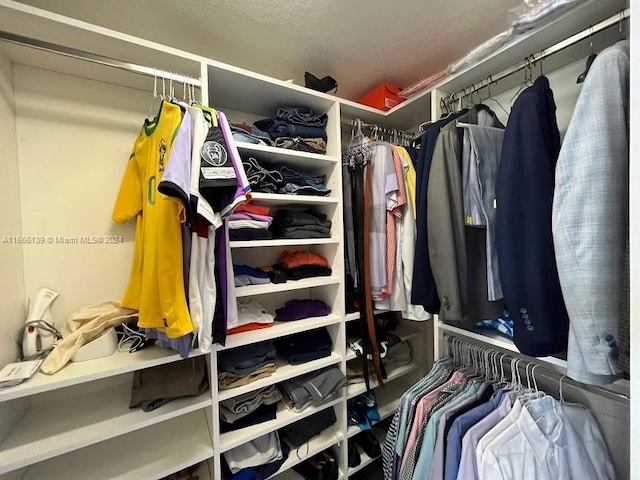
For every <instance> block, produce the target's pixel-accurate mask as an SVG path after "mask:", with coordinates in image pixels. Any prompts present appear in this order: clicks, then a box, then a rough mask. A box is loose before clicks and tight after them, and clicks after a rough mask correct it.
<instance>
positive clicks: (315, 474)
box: [293, 458, 326, 480]
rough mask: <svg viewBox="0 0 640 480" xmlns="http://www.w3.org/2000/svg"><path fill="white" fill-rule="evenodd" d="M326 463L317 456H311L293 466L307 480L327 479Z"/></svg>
mask: <svg viewBox="0 0 640 480" xmlns="http://www.w3.org/2000/svg"><path fill="white" fill-rule="evenodd" d="M325 463H326V462H324V461H322V462H319V461H317V459H316V458H310V459H308V460H305V461H304V462H302V463H300V464H298V465H296V466H295V467H293V470H295V471H296V472H298V473H299V474H300V475H302V476H303V477H304V479H305V480H325V477H324V469H325V466H324V465H325Z"/></svg>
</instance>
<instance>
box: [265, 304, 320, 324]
mask: <svg viewBox="0 0 640 480" xmlns="http://www.w3.org/2000/svg"><path fill="white" fill-rule="evenodd" d="M330 313H331V307H329V306H328V305H327V304H326V303H324V302H323V301H322V300H310V299H304V300H289V301H288V302H287V303H285V304H284V306H283V307H280V308H278V309H277V310H276V320H277V321H279V322H290V321H292V320H302V319H303V318H309V317H324V316H326V315H329V314H330Z"/></svg>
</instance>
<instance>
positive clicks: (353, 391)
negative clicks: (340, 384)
mask: <svg viewBox="0 0 640 480" xmlns="http://www.w3.org/2000/svg"><path fill="white" fill-rule="evenodd" d="M417 369H418V365H417V364H415V363H410V364H408V365H404V366H402V367H398V368H394V369H393V370H391V371H389V372H387V379H386V380H385V381H384V384H385V386H386V385H387V384H388V383H389V382H392V381H393V380H396V379H398V378H400V377H402V376H404V375H407V374H408V373H411V372H414V371H416V370H417ZM370 385H371V388H376V387H378V381H377V380H373V381H371V382H370ZM366 391H367V386H366V385H365V384H364V382H363V383H355V384H352V385H349V386H348V387H347V398H353V397H357V396H358V395H361V394H363V393H364V392H366Z"/></svg>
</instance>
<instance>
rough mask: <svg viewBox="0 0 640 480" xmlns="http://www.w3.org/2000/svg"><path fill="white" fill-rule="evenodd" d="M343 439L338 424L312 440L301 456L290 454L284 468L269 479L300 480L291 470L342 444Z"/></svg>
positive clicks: (294, 453)
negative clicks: (339, 443)
mask: <svg viewBox="0 0 640 480" xmlns="http://www.w3.org/2000/svg"><path fill="white" fill-rule="evenodd" d="M342 439H343V436H342V432H341V431H340V427H339V426H338V424H335V425H332V426H331V427H329V428H327V429H325V430H323V431H322V432H321V433H320V435H316V436H315V437H313V438H312V439H311V440H309V441H308V442H307V443H306V444H305V448H304V449H300V451H299V453H300V456H298V455H297V453H298V452H296V451H292V452H291V453H290V454H289V457H288V458H287V459H286V460H285V462H284V464H283V465H282V467H280V470H279V471H278V472H276V473H275V474H273V475H272V476H271V477H269V479H277V480H289V479H296V480H298V479H299V478H300V477H299V476H298V475H297V474H296V473H294V472H293V471H292V470H291V469H292V468H293V467H295V466H296V465H298V464H299V463H301V462H303V461H304V460H306V459H307V458H311V457H313V456H314V455H316V454H318V453H320V452H322V451H323V450H326V449H327V448H329V447H331V446H333V445H335V444H336V443H338V442H341V441H342Z"/></svg>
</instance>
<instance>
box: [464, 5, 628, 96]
mask: <svg viewBox="0 0 640 480" xmlns="http://www.w3.org/2000/svg"><path fill="white" fill-rule="evenodd" d="M630 15H631V10H630V9H628V8H627V9H625V10H622V11H621V12H620V13H617V14H615V15H612V16H611V17H609V18H607V19H605V20H603V21H601V22H600V23H597V24H595V25H592V26H591V27H589V28H587V29H585V30H583V31H581V32H579V33H576V34H575V35H572V36H571V37H569V38H566V39H564V40H562V41H561V42H558V43H556V44H555V45H552V46H550V47H548V48H545V49H544V50H542V51H541V52H539V53H537V54H534V55H530V56H529V57H527V58H526V59H525V61H523V62H522V63H519V64H518V65H514V66H513V67H510V68H507V69H505V70H503V71H501V72H500V73H497V74H495V75H489V76H488V77H487V78H486V79H484V80H481V81H480V84H479V85H477V86H476V85H474V84H471V86H470V87H468V88H465V89H462V90H460V91H458V93H456V94H454V99H455V100H457V99H458V98H462V97H468V96H469V95H472V94H474V93H476V92H477V91H479V90H481V89H483V88H485V87H486V86H488V85H490V84H492V83H497V82H499V81H500V80H503V79H505V78H507V77H509V76H511V75H513V74H514V73H517V72H519V71H520V70H524V69H525V68H527V67H529V66H531V65H533V64H535V63H538V62H539V61H541V60H544V59H545V58H547V57H550V56H551V55H554V54H556V53H558V52H561V51H562V50H564V49H566V48H568V47H570V46H572V45H574V44H576V43H578V42H579V41H581V40H584V39H585V38H589V37H590V36H592V35H594V34H596V33H598V32H601V31H602V30H605V29H607V28H609V27H611V26H612V25H616V24H621V23H622V21H623V20H626V19H627V18H629V17H630Z"/></svg>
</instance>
